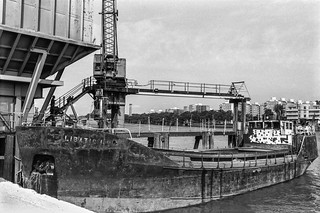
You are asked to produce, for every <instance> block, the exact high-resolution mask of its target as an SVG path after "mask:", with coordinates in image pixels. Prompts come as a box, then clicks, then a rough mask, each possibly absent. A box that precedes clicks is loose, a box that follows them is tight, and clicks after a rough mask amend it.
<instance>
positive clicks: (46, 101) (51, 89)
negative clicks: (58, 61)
mask: <svg viewBox="0 0 320 213" xmlns="http://www.w3.org/2000/svg"><path fill="white" fill-rule="evenodd" d="M63 71H64V69H62V70H59V71H58V73H57V75H56V77H55V79H54V80H55V81H59V80H60V78H61V76H62V73H63ZM56 88H57V87H51V88H50V90H49V92H48V95H47V97H46V99H45V101H44V103H43V105H42V107H41V110H40V114H39V117H38V118H37V120H41V119H42V118H43V116H44V113H45V111H46V109H47V108H48V105H49V103H50V100H51V98H52V96H53V94H54V92H55V91H56Z"/></svg>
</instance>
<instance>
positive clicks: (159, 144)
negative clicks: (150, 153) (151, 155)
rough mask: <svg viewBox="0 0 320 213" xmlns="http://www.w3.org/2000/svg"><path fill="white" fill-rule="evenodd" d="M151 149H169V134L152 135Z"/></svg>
mask: <svg viewBox="0 0 320 213" xmlns="http://www.w3.org/2000/svg"><path fill="white" fill-rule="evenodd" d="M153 148H158V149H169V133H167V132H163V133H154V143H153Z"/></svg>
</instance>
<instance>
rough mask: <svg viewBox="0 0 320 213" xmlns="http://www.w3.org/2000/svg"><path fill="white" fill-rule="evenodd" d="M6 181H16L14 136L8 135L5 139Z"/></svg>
mask: <svg viewBox="0 0 320 213" xmlns="http://www.w3.org/2000/svg"><path fill="white" fill-rule="evenodd" d="M3 177H4V179H6V180H8V181H10V182H13V181H14V136H13V135H7V136H6V139H5V154H4V167H3Z"/></svg>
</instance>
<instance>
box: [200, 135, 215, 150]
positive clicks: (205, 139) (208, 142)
mask: <svg viewBox="0 0 320 213" xmlns="http://www.w3.org/2000/svg"><path fill="white" fill-rule="evenodd" d="M213 145H214V143H213V133H212V132H202V149H213Z"/></svg>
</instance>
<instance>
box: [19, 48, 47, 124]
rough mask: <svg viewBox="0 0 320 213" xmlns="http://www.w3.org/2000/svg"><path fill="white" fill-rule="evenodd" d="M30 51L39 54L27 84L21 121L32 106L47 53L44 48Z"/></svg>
mask: <svg viewBox="0 0 320 213" xmlns="http://www.w3.org/2000/svg"><path fill="white" fill-rule="evenodd" d="M32 51H33V52H35V53H39V56H38V61H37V63H36V66H35V70H34V72H33V75H32V79H31V82H30V85H29V88H28V91H27V95H26V98H25V101H24V104H23V107H22V114H23V115H22V116H23V117H22V122H26V121H27V117H28V113H29V110H30V108H31V106H32V102H33V98H34V94H35V92H36V89H37V86H38V82H39V79H40V75H41V72H42V69H43V66H44V63H45V61H46V58H47V55H48V52H47V51H45V50H40V49H33V50H32Z"/></svg>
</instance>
